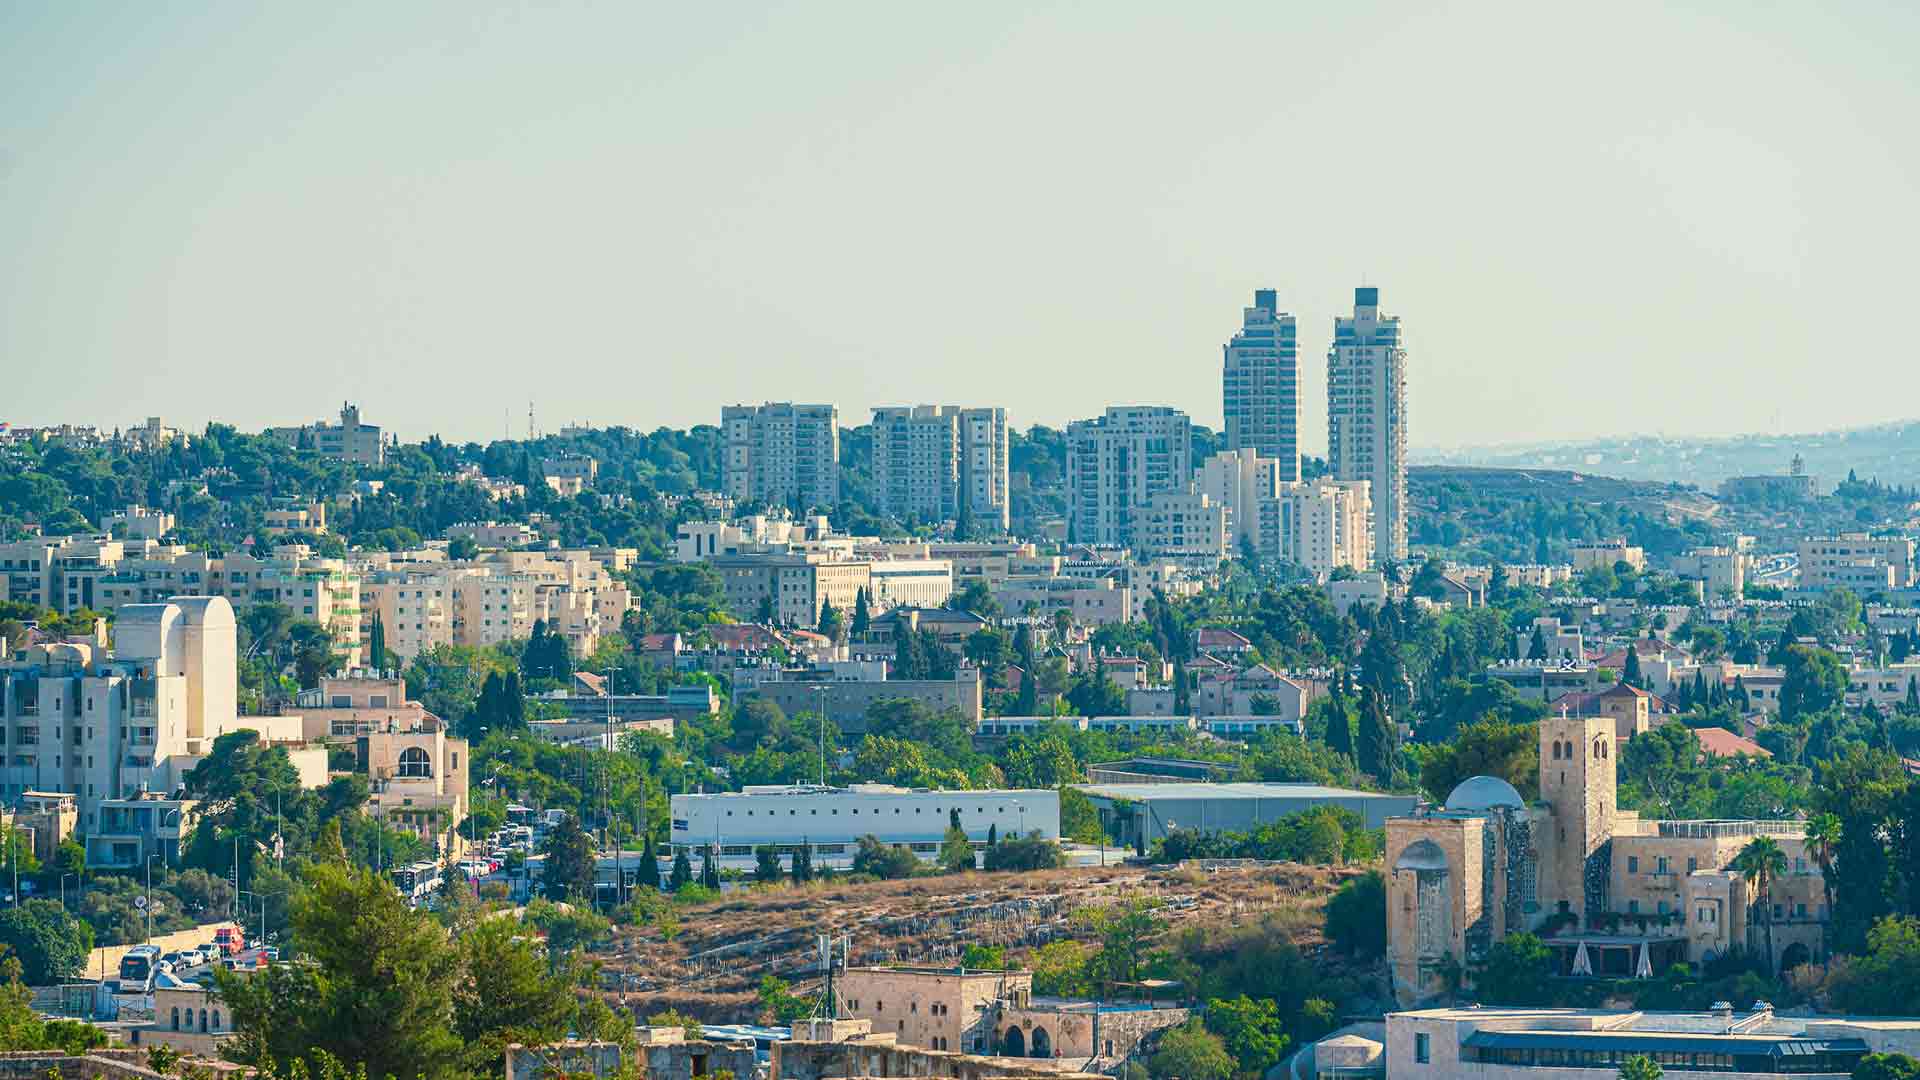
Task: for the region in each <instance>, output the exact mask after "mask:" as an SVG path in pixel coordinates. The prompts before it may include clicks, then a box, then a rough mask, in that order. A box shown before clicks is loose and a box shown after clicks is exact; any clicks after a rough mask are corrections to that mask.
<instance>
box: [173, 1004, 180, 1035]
mask: <svg viewBox="0 0 1920 1080" xmlns="http://www.w3.org/2000/svg"><path fill="white" fill-rule="evenodd" d="M173 1030H175V1031H179V1030H180V1006H178V1005H175V1006H174V1007H173Z"/></svg>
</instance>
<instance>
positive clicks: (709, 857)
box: [700, 844, 720, 892]
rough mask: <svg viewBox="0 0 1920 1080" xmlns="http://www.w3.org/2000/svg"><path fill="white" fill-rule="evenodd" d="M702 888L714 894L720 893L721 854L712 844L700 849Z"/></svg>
mask: <svg viewBox="0 0 1920 1080" xmlns="http://www.w3.org/2000/svg"><path fill="white" fill-rule="evenodd" d="M700 887H701V888H703V889H709V890H712V891H713V892H719V891H720V859H719V852H717V851H715V850H714V848H713V845H712V844H708V845H707V846H706V847H703V848H701V849H700Z"/></svg>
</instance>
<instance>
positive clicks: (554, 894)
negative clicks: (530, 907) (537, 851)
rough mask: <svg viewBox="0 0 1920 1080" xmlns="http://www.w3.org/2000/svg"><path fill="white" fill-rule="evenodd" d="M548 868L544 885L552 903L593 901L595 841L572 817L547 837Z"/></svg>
mask: <svg viewBox="0 0 1920 1080" xmlns="http://www.w3.org/2000/svg"><path fill="white" fill-rule="evenodd" d="M546 856H547V860H546V868H545V870H544V871H543V872H542V875H541V879H540V884H541V888H542V889H543V890H544V891H545V892H546V894H547V899H549V900H585V901H588V902H591V901H592V900H593V886H594V877H595V874H596V867H595V866H594V857H593V841H592V840H591V839H589V838H588V836H587V834H586V832H585V830H583V829H581V828H580V821H579V819H578V818H576V817H574V816H573V815H572V814H568V815H566V816H565V817H563V818H561V819H560V823H559V824H558V825H555V826H554V828H553V831H552V832H551V833H549V834H548V835H547V846H546Z"/></svg>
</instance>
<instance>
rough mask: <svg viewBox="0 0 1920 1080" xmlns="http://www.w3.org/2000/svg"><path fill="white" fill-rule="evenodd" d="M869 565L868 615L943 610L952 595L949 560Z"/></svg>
mask: <svg viewBox="0 0 1920 1080" xmlns="http://www.w3.org/2000/svg"><path fill="white" fill-rule="evenodd" d="M867 566H868V569H867V576H868V579H869V581H870V582H871V584H870V585H869V587H868V593H867V608H868V611H869V612H874V611H887V610H890V609H892V608H897V607H909V608H937V607H943V606H945V604H946V602H947V601H948V600H949V599H951V598H952V596H953V563H951V562H949V561H947V560H946V559H909V558H897V559H874V560H873V561H872V562H870V563H868V564H867Z"/></svg>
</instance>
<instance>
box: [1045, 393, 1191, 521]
mask: <svg viewBox="0 0 1920 1080" xmlns="http://www.w3.org/2000/svg"><path fill="white" fill-rule="evenodd" d="M1192 426H1193V425H1192V423H1191V421H1190V420H1189V419H1188V418H1187V414H1186V413H1184V412H1181V411H1180V410H1179V409H1173V408H1168V407H1166V406H1164V405H1115V406H1113V407H1111V408H1109V409H1108V410H1107V411H1106V414H1105V415H1103V416H1101V417H1099V418H1097V419H1093V420H1076V421H1074V422H1073V423H1071V424H1069V425H1067V518H1068V533H1069V539H1071V540H1072V541H1073V542H1074V543H1079V544H1102V545H1114V546H1126V545H1127V544H1128V543H1130V542H1131V540H1132V537H1133V524H1134V521H1133V518H1134V514H1133V512H1134V508H1135V507H1137V506H1139V505H1141V504H1142V503H1144V502H1146V501H1147V500H1148V498H1150V497H1151V496H1153V495H1156V494H1158V493H1160V492H1162V491H1180V490H1183V489H1184V488H1185V487H1186V484H1187V481H1188V479H1189V478H1190V476H1191V474H1192V472H1193V444H1192V438H1193V436H1192Z"/></svg>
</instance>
